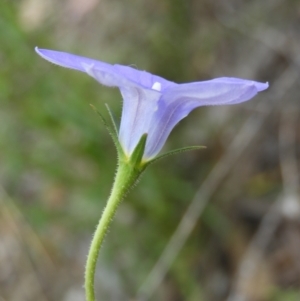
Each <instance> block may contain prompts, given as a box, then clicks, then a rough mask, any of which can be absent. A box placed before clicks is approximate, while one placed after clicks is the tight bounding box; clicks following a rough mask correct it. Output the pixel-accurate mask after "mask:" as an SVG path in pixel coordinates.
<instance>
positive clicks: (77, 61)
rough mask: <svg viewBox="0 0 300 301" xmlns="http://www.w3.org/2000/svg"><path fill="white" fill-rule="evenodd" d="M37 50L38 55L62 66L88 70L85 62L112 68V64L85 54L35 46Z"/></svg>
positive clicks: (83, 70)
mask: <svg viewBox="0 0 300 301" xmlns="http://www.w3.org/2000/svg"><path fill="white" fill-rule="evenodd" d="M35 51H36V53H37V54H38V55H40V56H41V57H42V58H43V59H45V60H47V61H49V62H51V63H53V64H55V65H59V66H61V67H65V68H70V69H75V70H79V71H82V72H86V71H85V68H84V67H83V64H85V65H89V66H91V65H93V66H95V67H98V68H112V65H110V64H107V63H103V62H100V61H97V60H93V59H89V58H86V57H83V56H79V55H74V54H70V53H67V52H61V51H54V50H48V49H39V48H38V47H35Z"/></svg>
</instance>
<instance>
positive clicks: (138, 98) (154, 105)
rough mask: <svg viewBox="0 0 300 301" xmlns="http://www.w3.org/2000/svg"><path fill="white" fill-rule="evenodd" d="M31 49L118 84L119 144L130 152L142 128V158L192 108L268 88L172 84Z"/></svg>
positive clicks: (237, 82)
mask: <svg viewBox="0 0 300 301" xmlns="http://www.w3.org/2000/svg"><path fill="white" fill-rule="evenodd" d="M36 52H37V53H38V54H39V55H40V56H41V57H43V58H44V59H46V60H48V61H50V62H52V63H54V64H56V65H59V66H62V67H66V68H71V69H76V70H79V71H82V72H86V73H87V74H88V75H90V76H92V77H93V78H95V79H96V80H97V81H98V82H100V83H101V84H103V85H105V86H109V87H118V88H119V89H120V92H121V94H122V97H123V112H122V118H121V125H120V130H119V140H120V143H121V146H122V147H123V150H124V152H125V153H126V154H127V155H128V156H130V155H131V154H132V152H133V151H134V149H135V147H136V146H137V144H138V142H139V141H140V139H141V137H142V135H143V134H145V133H147V134H148V137H147V142H146V147H145V152H144V156H143V159H145V160H146V161H147V160H150V159H152V158H154V157H155V156H156V155H157V154H158V153H159V151H160V150H161V149H162V147H163V145H164V144H165V142H166V139H167V138H168V136H169V134H170V132H171V131H172V129H173V128H174V127H175V125H176V124H177V123H178V122H179V121H180V120H182V119H183V118H184V117H186V116H187V115H188V114H189V113H190V112H191V111H192V110H194V109H195V108H197V107H200V106H208V105H210V106H211V105H231V104H237V103H241V102H244V101H247V100H249V99H251V98H252V97H254V96H255V95H256V94H257V93H258V92H260V91H263V90H265V89H267V88H268V83H260V82H255V81H251V80H244V79H238V78H228V77H221V78H216V79H213V80H208V81H201V82H192V83H185V84H176V83H174V82H171V81H168V80H166V79H164V78H162V77H159V76H157V75H153V74H151V73H148V72H146V71H139V70H136V69H134V68H131V67H127V66H122V65H110V64H107V63H104V62H100V61H97V60H93V59H89V58H85V57H81V56H77V55H73V54H69V53H65V52H58V51H52V50H46V49H38V48H36Z"/></svg>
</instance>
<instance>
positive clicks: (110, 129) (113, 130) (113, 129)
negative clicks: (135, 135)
mask: <svg viewBox="0 0 300 301" xmlns="http://www.w3.org/2000/svg"><path fill="white" fill-rule="evenodd" d="M90 106H91V108H92V109H93V110H94V111H95V112H96V113H97V114H98V115H99V116H100V118H101V121H102V122H103V124H104V126H105V128H106V129H107V131H108V133H109V134H110V136H111V138H112V140H113V142H114V144H115V146H116V149H117V152H118V155H119V156H124V151H123V149H122V146H121V144H120V142H119V139H118V132H117V128H116V124H115V122H114V119H113V117H112V114H111V112H110V109H109V108H108V106H107V108H108V112H109V116H110V118H111V119H112V123H113V126H111V125H110V124H109V123H108V122H107V121H106V119H105V118H104V116H103V115H102V114H101V113H100V112H99V111H98V110H97V108H96V107H95V106H94V105H92V104H90Z"/></svg>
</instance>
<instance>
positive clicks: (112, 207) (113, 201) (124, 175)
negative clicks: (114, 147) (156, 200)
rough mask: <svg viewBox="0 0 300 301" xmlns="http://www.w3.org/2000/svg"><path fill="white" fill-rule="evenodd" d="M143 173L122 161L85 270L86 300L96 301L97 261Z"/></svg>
mask: <svg viewBox="0 0 300 301" xmlns="http://www.w3.org/2000/svg"><path fill="white" fill-rule="evenodd" d="M140 173H141V171H140V170H137V169H136V168H135V167H134V166H133V165H132V164H131V163H130V162H128V161H127V162H125V161H121V162H119V167H118V170H117V174H116V177H115V182H114V185H113V188H112V191H111V194H110V197H109V199H108V201H107V204H106V207H105V209H104V211H103V213H102V216H101V219H100V221H99V224H98V226H97V228H96V231H95V234H94V237H93V240H92V243H91V247H90V251H89V254H88V258H87V262H86V269H85V291H86V300H87V301H95V300H96V299H95V289H94V282H95V272H96V266H97V259H98V255H99V251H100V248H101V245H102V243H103V240H104V237H105V234H106V232H107V230H108V227H109V225H110V223H111V221H112V219H113V217H114V215H115V213H116V210H117V208H118V205H119V204H120V202H121V201H122V199H123V198H124V196H125V195H126V193H127V191H128V190H129V189H130V188H131V187H132V186H133V185H134V183H135V182H136V180H137V179H138V177H139V175H140Z"/></svg>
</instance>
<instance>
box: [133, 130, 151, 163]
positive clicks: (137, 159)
mask: <svg viewBox="0 0 300 301" xmlns="http://www.w3.org/2000/svg"><path fill="white" fill-rule="evenodd" d="M147 137H148V134H143V135H142V137H141V139H140V141H139V143H138V144H137V146H136V147H135V149H134V151H133V153H132V154H131V156H130V157H129V162H130V163H131V164H132V165H133V166H135V167H137V168H140V167H142V165H144V164H141V163H142V158H143V155H144V152H145V146H146V142H147Z"/></svg>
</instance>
